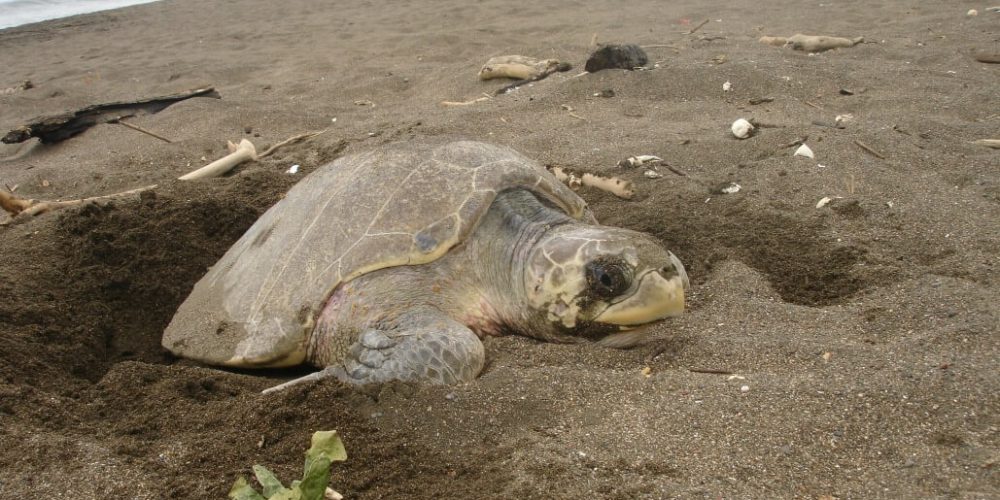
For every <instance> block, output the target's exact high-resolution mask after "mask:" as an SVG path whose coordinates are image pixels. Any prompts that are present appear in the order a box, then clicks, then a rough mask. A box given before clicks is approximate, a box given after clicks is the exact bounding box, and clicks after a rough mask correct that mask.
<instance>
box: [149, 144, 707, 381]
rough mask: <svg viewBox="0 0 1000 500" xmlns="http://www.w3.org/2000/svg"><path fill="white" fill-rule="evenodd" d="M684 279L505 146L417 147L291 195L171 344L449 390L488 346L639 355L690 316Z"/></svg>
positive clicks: (217, 358) (322, 174) (347, 160)
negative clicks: (652, 332) (653, 328)
mask: <svg viewBox="0 0 1000 500" xmlns="http://www.w3.org/2000/svg"><path fill="white" fill-rule="evenodd" d="M687 285H688V278H687V274H686V273H685V271H684V267H683V265H681V262H680V261H679V260H678V259H677V257H675V256H674V255H673V254H672V253H671V252H669V251H667V250H666V249H664V248H663V247H662V246H661V245H660V244H659V243H658V242H657V241H656V240H655V239H654V238H652V237H651V236H649V235H646V234H643V233H639V232H635V231H631V230H627V229H621V228H614V227H608V226H601V225H598V224H597V221H596V220H595V219H594V216H593V214H592V213H591V211H590V210H589V209H588V208H587V205H586V203H585V202H584V201H583V200H582V199H581V198H580V197H579V196H577V195H576V194H575V193H574V192H573V191H571V190H570V189H569V188H567V187H566V186H564V185H563V184H561V183H560V182H559V181H558V180H557V179H556V178H555V177H553V176H552V175H551V174H550V173H549V172H548V171H546V170H545V169H544V168H543V167H542V166H540V165H539V164H538V163H536V162H534V161H532V160H529V159H528V158H526V157H524V156H522V155H521V154H519V153H517V152H515V151H514V150H512V149H510V148H507V147H501V146H495V145H490V144H484V143H480V142H469V141H460V142H451V143H447V144H426V143H418V144H412V143H411V144H406V145H396V146H387V147H383V148H379V149H377V150H374V151H371V152H367V153H363V154H358V155H354V156H349V157H344V158H341V159H338V160H336V161H334V162H332V163H329V164H327V165H325V166H322V167H320V168H318V169H317V170H316V171H315V172H313V173H312V174H310V175H309V176H308V177H306V178H304V179H303V180H302V181H301V182H299V183H298V184H297V185H296V186H294V187H293V188H292V189H291V190H289V192H288V194H287V196H285V198H284V199H282V200H281V201H279V202H278V203H277V204H276V205H274V206H273V207H272V208H271V209H270V210H268V211H267V212H266V213H265V214H264V215H263V216H261V217H260V219H258V220H257V222H256V223H255V224H254V225H253V226H251V227H250V229H249V230H248V231H247V232H246V234H244V235H243V236H242V237H241V238H240V239H239V240H238V241H237V242H236V244H234V245H233V246H232V248H230V249H229V251H228V252H227V253H226V254H225V255H224V256H223V257H222V259H221V260H219V262H218V263H217V264H215V266H213V267H212V268H211V269H210V270H209V271H208V273H207V274H206V275H205V277H204V278H202V279H201V280H200V281H199V282H198V283H197V284H195V286H194V289H193V290H192V292H191V294H190V296H189V297H188V298H187V299H186V300H185V301H184V303H183V304H181V306H180V308H179V309H178V310H177V313H176V314H175V315H174V317H173V320H172V321H171V322H170V325H169V326H168V327H167V329H166V331H165V332H164V335H163V345H164V346H165V347H166V348H167V349H169V350H170V351H172V352H173V353H175V354H177V355H179V356H182V357H187V358H193V359H195V360H199V361H202V362H206V363H210V364H218V365H225V366H232V367H241V368H246V367H283V366H292V365H299V364H303V363H309V364H312V365H315V366H318V367H323V368H324V369H323V370H322V371H319V372H315V373H313V374H311V375H308V376H306V377H304V378H303V379H300V380H299V381H301V380H314V379H319V378H323V377H329V376H334V377H337V378H339V379H341V380H343V381H346V382H350V383H358V384H362V383H368V382H381V381H388V380H415V381H424V382H430V383H443V384H452V383H458V382H464V381H469V380H472V379H474V378H475V377H476V376H477V375H478V374H479V372H480V370H481V369H482V367H483V364H484V360H485V354H484V349H483V344H482V342H481V340H480V338H481V337H483V336H485V335H495V334H501V333H508V332H512V333H520V334H523V335H527V336H530V337H535V338H539V339H544V340H548V341H556V342H571V341H585V340H590V341H595V342H596V343H598V344H603V345H607V346H613V347H626V346H631V345H634V344H637V343H639V342H641V341H642V340H644V339H645V338H646V337H647V334H646V333H645V332H644V331H643V328H642V326H644V325H646V324H649V323H652V322H655V321H658V320H661V319H663V318H666V317H668V316H675V315H678V314H680V313H681V312H682V311H683V309H684V291H685V289H686V288H687ZM293 382H296V381H293Z"/></svg>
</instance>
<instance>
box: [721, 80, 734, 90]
mask: <svg viewBox="0 0 1000 500" xmlns="http://www.w3.org/2000/svg"><path fill="white" fill-rule="evenodd" d="M730 90H733V84H732V83H731V82H730V81H729V80H726V83H723V84H722V91H723V92H729V91H730Z"/></svg>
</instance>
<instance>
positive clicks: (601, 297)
mask: <svg viewBox="0 0 1000 500" xmlns="http://www.w3.org/2000/svg"><path fill="white" fill-rule="evenodd" d="M525 266H526V269H525V273H526V281H525V284H526V286H527V297H528V304H529V307H530V309H531V310H532V311H533V312H534V313H535V314H536V315H538V316H541V317H542V319H541V321H538V320H537V319H536V321H533V322H532V325H533V329H534V330H535V331H534V332H528V333H534V334H535V335H537V336H539V337H543V338H546V339H548V340H570V339H585V340H593V341H596V342H597V343H599V344H602V345H607V346H611V347H629V346H632V345H636V344H638V343H641V342H643V341H644V340H646V338H647V336H648V333H647V332H645V331H644V330H645V329H643V328H642V326H644V325H648V324H650V323H654V322H657V321H659V320H662V319H664V318H667V317H671V316H678V315H680V314H681V313H682V312H684V291H685V289H687V288H688V286H689V284H688V277H687V273H686V272H685V271H684V266H683V265H682V264H681V262H680V260H678V259H677V257H676V256H674V254H673V253H671V252H669V251H667V250H666V249H664V248H663V247H662V246H661V245H660V244H659V243H658V242H657V241H656V240H655V239H653V238H652V237H651V236H649V235H647V234H644V233H639V232H636V231H631V230H628V229H621V228H614V227H606V226H580V225H575V224H574V225H566V226H559V227H556V228H554V229H552V230H551V231H550V232H549V233H548V234H546V235H545V236H544V237H543V238H542V239H541V240H540V241H539V242H538V244H537V245H536V246H535V248H533V249H532V251H531V253H530V254H529V256H528V259H527V262H526V264H525Z"/></svg>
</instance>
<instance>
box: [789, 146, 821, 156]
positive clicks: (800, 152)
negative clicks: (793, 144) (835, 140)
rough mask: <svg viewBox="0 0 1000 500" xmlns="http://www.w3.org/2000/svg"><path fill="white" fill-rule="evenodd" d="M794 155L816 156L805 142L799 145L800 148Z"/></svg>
mask: <svg viewBox="0 0 1000 500" xmlns="http://www.w3.org/2000/svg"><path fill="white" fill-rule="evenodd" d="M792 156H805V157H806V158H816V155H814V154H813V150H812V149H809V146H806V145H805V144H803V145H801V146H799V149H796V150H795V153H794V154H793V155H792Z"/></svg>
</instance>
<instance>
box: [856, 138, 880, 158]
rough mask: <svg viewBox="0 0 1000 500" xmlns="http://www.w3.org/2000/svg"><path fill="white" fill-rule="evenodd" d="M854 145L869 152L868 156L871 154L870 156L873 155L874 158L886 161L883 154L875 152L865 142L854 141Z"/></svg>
mask: <svg viewBox="0 0 1000 500" xmlns="http://www.w3.org/2000/svg"><path fill="white" fill-rule="evenodd" d="M854 144H857V145H858V147H859V148H861V149H863V150H865V152H867V153H868V154H870V155H872V156H874V157H876V158H878V159H880V160H884V159H885V156H884V155H882V153H879V152H878V151H875V150H874V149H872V147H871V146H869V145H867V144H865V143H863V142H861V141H859V140H857V139H855V140H854Z"/></svg>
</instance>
